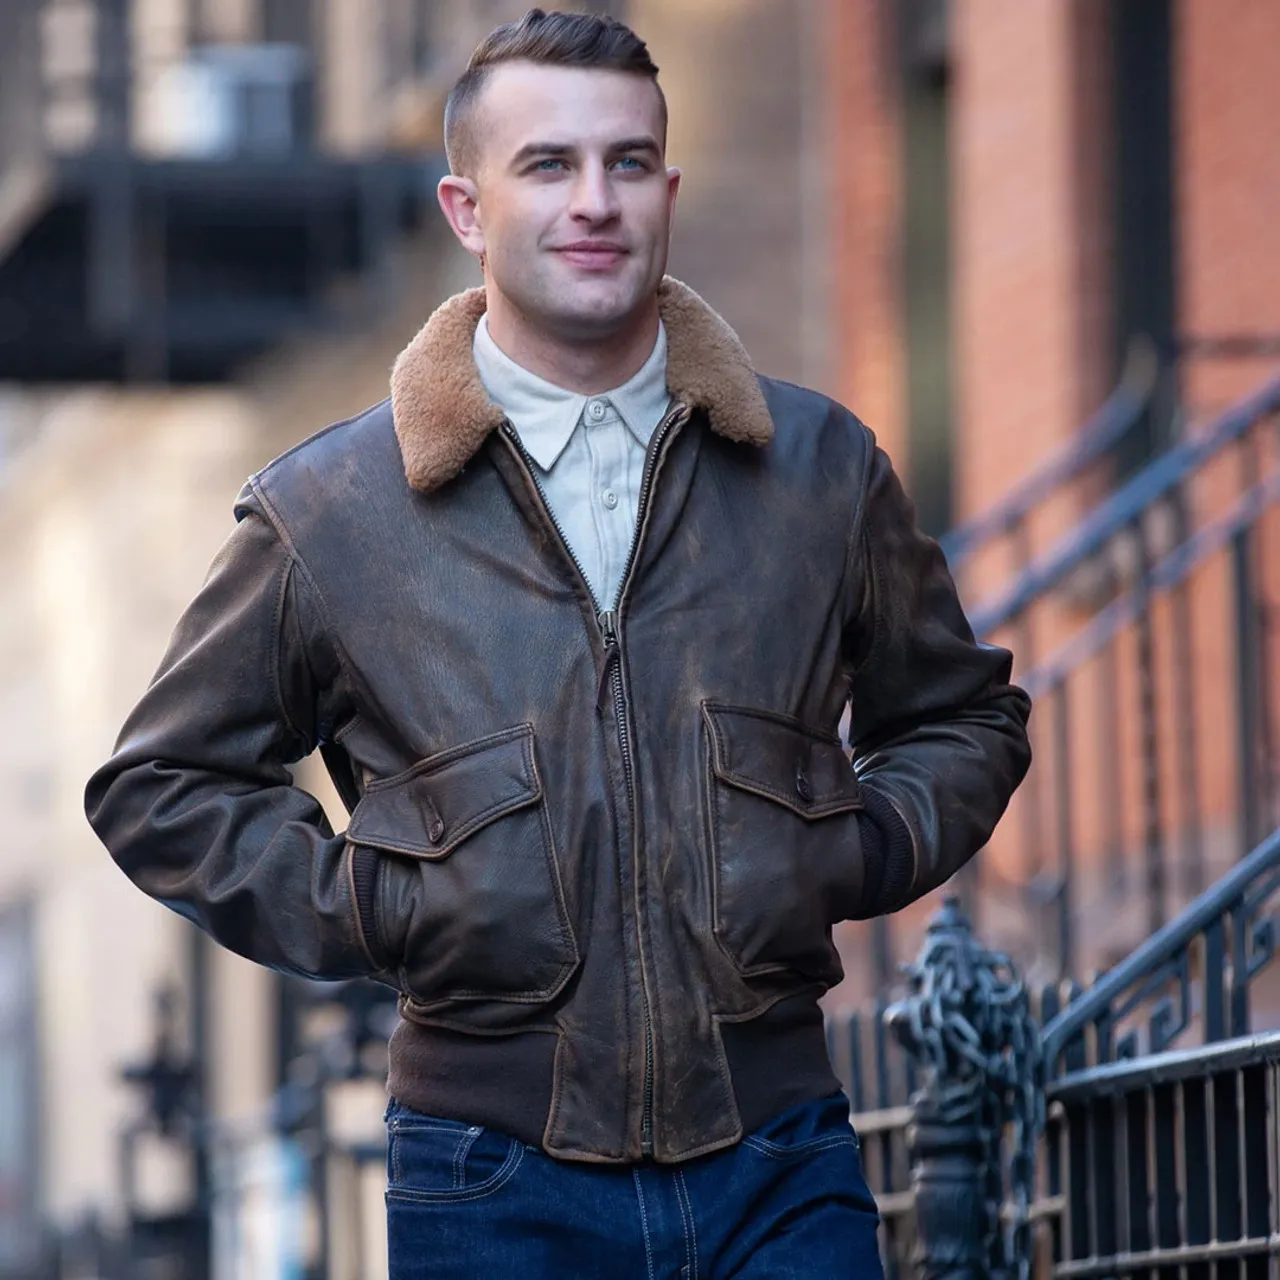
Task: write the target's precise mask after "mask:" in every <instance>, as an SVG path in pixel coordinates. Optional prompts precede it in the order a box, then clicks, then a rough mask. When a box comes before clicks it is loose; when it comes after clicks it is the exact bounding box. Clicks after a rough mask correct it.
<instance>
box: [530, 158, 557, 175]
mask: <svg viewBox="0 0 1280 1280" xmlns="http://www.w3.org/2000/svg"><path fill="white" fill-rule="evenodd" d="M563 164H564V161H563V160H552V159H547V160H539V161H538V163H537V165H536V166H535V167H536V168H538V169H541V170H542V171H543V172H544V173H550V172H551V171H552V170H553V169H557V168H559V167H560V166H561V165H563Z"/></svg>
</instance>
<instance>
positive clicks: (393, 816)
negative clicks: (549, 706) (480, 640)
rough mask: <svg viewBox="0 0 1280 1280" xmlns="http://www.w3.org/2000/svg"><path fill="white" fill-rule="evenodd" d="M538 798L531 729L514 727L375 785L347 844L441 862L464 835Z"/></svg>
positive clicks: (358, 809)
mask: <svg viewBox="0 0 1280 1280" xmlns="http://www.w3.org/2000/svg"><path fill="white" fill-rule="evenodd" d="M541 796H542V780H541V779H540V778H539V776H538V770H537V766H536V765H535V764H534V758H533V726H532V725H520V726H519V727H518V728H515V729H507V730H504V731H503V732H502V733H495V734H492V735H491V736H489V737H487V738H480V739H478V740H477V741H475V742H469V743H467V744H466V745H465V746H461V747H454V748H452V749H450V750H449V751H442V752H441V753H440V754H439V755H434V756H429V757H428V758H427V759H426V760H422V761H420V762H419V763H418V764H416V765H414V766H413V768H412V769H408V770H406V771H405V772H404V773H398V774H396V775H395V777H392V778H383V779H380V780H379V781H377V782H375V783H373V784H372V785H371V786H370V787H369V789H368V790H367V791H366V792H365V794H364V797H363V798H362V799H361V801H360V803H359V804H358V805H356V808H355V812H354V813H353V814H352V815H351V822H350V824H349V825H348V827H347V839H348V840H350V841H351V842H352V843H353V844H362V845H371V846H373V847H374V848H378V849H387V850H390V851H391V852H393V853H405V854H409V855H411V856H413V857H416V858H445V857H448V855H449V854H450V853H452V852H453V850H454V849H456V848H457V846H458V845H459V844H460V843H461V842H462V841H463V840H465V839H466V838H467V837H468V836H470V835H474V834H475V833H476V832H477V831H479V830H480V829H481V828H482V827H485V826H487V825H488V824H489V823H490V822H493V821H495V820H496V819H498V818H501V817H503V816H504V815H505V814H508V813H511V812H512V811H514V810H516V809H521V808H523V807H524V806H525V805H529V804H534V803H535V802H536V801H537V800H538V799H540V797H541Z"/></svg>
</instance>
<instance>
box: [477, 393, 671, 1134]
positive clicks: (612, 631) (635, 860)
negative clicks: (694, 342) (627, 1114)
mask: <svg viewBox="0 0 1280 1280" xmlns="http://www.w3.org/2000/svg"><path fill="white" fill-rule="evenodd" d="M687 412H688V410H687V406H685V405H676V407H675V408H674V409H672V410H671V411H670V412H669V413H668V414H667V416H666V417H665V418H664V419H663V420H662V421H661V422H660V423H659V424H658V426H657V429H656V430H655V431H654V434H653V438H652V440H651V441H650V442H649V451H648V457H647V458H646V459H645V466H644V473H643V474H642V475H641V477H640V493H639V497H638V499H637V501H636V529H635V533H634V534H633V535H632V538H631V547H630V550H629V551H628V552H627V560H626V564H625V565H624V566H623V570H622V578H621V580H620V581H619V583H618V589H617V591H616V593H615V594H614V598H613V608H611V609H605V610H602V611H601V612H600V613H599V614H597V616H596V623H597V626H598V627H599V628H600V638H601V641H602V643H603V645H604V650H605V659H604V660H605V664H606V667H607V666H608V664H609V663H610V662H611V661H613V660H614V659H616V660H617V662H616V669H615V671H614V677H613V681H612V683H613V709H614V719H615V721H616V723H617V726H618V747H619V750H620V751H621V754H622V776H623V782H624V783H625V786H626V790H627V805H628V807H629V809H630V811H631V830H632V837H631V839H632V879H633V880H634V881H635V882H636V889H635V892H636V904H635V906H636V946H637V949H638V951H639V954H640V1006H641V1017H642V1019H643V1022H644V1101H643V1104H642V1114H641V1120H640V1145H641V1150H642V1151H643V1153H644V1154H645V1155H652V1154H653V1016H652V1013H651V1010H650V1002H649V979H648V977H647V975H646V964H645V947H644V933H643V930H642V929H641V928H640V901H639V881H638V876H637V875H636V871H637V870H638V866H639V861H640V860H639V857H638V856H637V853H636V848H635V843H636V834H635V831H636V816H635V815H636V785H635V773H634V764H633V761H632V758H631V732H630V729H629V728H628V724H627V700H626V692H625V690H624V689H623V685H622V640H621V637H620V635H619V633H618V611H619V609H620V608H621V606H622V601H623V598H624V597H625V595H626V591H627V587H628V586H629V585H630V582H631V573H632V570H633V569H634V568H635V561H636V555H637V553H638V552H639V549H640V536H641V533H642V532H643V529H644V517H645V513H646V510H647V508H648V502H649V494H650V491H651V490H652V489H653V481H654V477H655V475H656V474H657V470H658V458H659V456H660V454H661V452H662V447H663V445H664V444H665V443H666V437H667V436H668V434H669V433H670V431H671V429H672V427H673V426H674V425H675V424H676V422H677V421H678V420H680V418H681V417H682V415H684V414H686V413H687ZM502 432H503V434H504V435H505V436H506V437H507V439H508V440H509V441H510V442H511V444H512V445H513V446H514V447H515V449H516V452H517V454H518V455H519V456H520V458H521V460H522V462H523V463H524V469H525V472H526V474H527V475H528V477H529V480H530V481H531V482H532V484H533V487H534V490H535V491H536V492H537V494H538V497H539V498H540V499H541V500H542V505H543V507H544V508H545V510H546V513H547V518H548V519H549V520H550V521H551V527H552V528H553V529H554V530H555V531H556V534H557V535H558V537H559V538H560V542H561V545H562V546H563V547H564V551H565V554H566V555H567V556H568V557H569V560H570V562H571V563H572V564H573V566H574V568H575V569H577V571H578V576H579V577H580V578H581V579H582V581H583V584H584V585H585V586H586V588H587V593H588V594H589V595H590V594H593V593H592V592H591V584H590V582H589V581H588V579H587V574H586V571H585V570H584V569H583V567H582V562H581V561H580V560H579V559H578V557H577V555H575V554H574V550H573V548H572V547H571V546H570V545H569V539H568V538H567V537H566V536H565V532H564V529H563V527H562V526H561V524H560V521H559V520H557V519H556V515H555V512H554V511H553V510H552V508H551V503H550V502H549V501H548V499H547V492H546V490H545V489H544V488H543V487H542V484H541V483H540V482H539V480H538V477H537V475H536V474H535V473H534V470H533V466H532V465H531V464H532V458H531V457H530V455H529V452H528V450H527V449H526V448H525V447H524V444H523V443H522V442H521V440H520V436H519V434H518V432H517V431H516V429H515V428H514V427H513V426H512V425H511V422H510V420H508V421H506V422H504V423H503V424H502Z"/></svg>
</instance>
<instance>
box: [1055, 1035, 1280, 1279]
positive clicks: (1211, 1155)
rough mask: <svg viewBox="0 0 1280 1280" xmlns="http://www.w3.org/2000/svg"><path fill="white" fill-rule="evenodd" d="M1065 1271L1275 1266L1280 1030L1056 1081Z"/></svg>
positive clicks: (1257, 1269)
mask: <svg viewBox="0 0 1280 1280" xmlns="http://www.w3.org/2000/svg"><path fill="white" fill-rule="evenodd" d="M1047 1097H1048V1102H1049V1105H1050V1108H1051V1109H1052V1111H1053V1113H1054V1116H1055V1118H1054V1120H1053V1126H1054V1131H1055V1132H1054V1138H1055V1141H1054V1146H1055V1147H1056V1160H1052V1157H1051V1160H1052V1166H1051V1170H1052V1173H1053V1174H1054V1175H1055V1176H1056V1178H1057V1179H1058V1181H1059V1184H1060V1185H1061V1186H1062V1187H1063V1188H1065V1194H1064V1195H1063V1196H1062V1206H1063V1208H1062V1213H1061V1216H1060V1218H1058V1219H1057V1220H1056V1221H1055V1222H1054V1231H1053V1236H1054V1247H1053V1250H1052V1254H1053V1270H1052V1273H1053V1275H1054V1276H1058V1277H1076V1276H1078V1277H1085V1276H1090V1277H1092V1276H1130V1275H1156V1276H1161V1275H1168V1276H1179V1277H1181V1276H1188V1277H1201V1276H1203V1277H1206V1280H1207V1277H1209V1276H1239V1277H1242V1278H1243V1277H1254V1276H1257V1277H1259V1278H1262V1277H1274V1276H1275V1275H1276V1273H1277V1270H1278V1269H1280V1177H1278V1176H1277V1170H1278V1169H1280V1031H1273V1032H1269V1033H1267V1034H1264V1035H1258V1036H1251V1037H1245V1038H1242V1039H1236V1040H1227V1041H1223V1042H1221V1043H1218V1044H1213V1045H1210V1046H1208V1047H1203V1048H1197V1049H1190V1050H1179V1051H1173V1052H1168V1053H1162V1054H1156V1055H1153V1056H1150V1057H1144V1058H1140V1059H1135V1060H1131V1061H1120V1062H1112V1063H1108V1064H1106V1065H1105V1066H1100V1067H1093V1068H1090V1069H1088V1070H1085V1071H1080V1072H1076V1073H1074V1074H1072V1075H1070V1076H1068V1077H1066V1078H1064V1079H1062V1080H1060V1081H1057V1082H1055V1083H1054V1084H1052V1085H1051V1086H1050V1087H1049V1089H1048V1090H1047Z"/></svg>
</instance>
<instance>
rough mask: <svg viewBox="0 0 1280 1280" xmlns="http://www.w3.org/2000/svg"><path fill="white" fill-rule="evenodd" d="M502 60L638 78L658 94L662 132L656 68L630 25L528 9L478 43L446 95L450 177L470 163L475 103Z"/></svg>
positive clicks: (591, 16) (664, 112) (663, 100)
mask: <svg viewBox="0 0 1280 1280" xmlns="http://www.w3.org/2000/svg"><path fill="white" fill-rule="evenodd" d="M504 62H533V63H538V64H539V65H541V66H548V67H584V68H588V69H591V70H599V71H625V72H627V73H629V74H631V75H637V76H644V77H645V78H646V79H648V80H650V81H652V83H653V87H654V88H655V89H656V90H657V91H658V98H659V101H660V102H661V103H662V122H663V131H664V133H665V131H666V120H667V101H666V98H665V97H664V96H663V93H662V89H661V87H660V86H659V84H658V68H657V66H655V65H654V61H653V59H652V58H651V57H650V56H649V49H648V47H647V46H646V44H645V42H644V41H643V40H641V39H640V37H639V36H638V35H636V33H635V32H634V31H632V30H631V28H630V27H628V26H627V25H626V24H625V23H622V22H619V21H618V20H617V19H616V18H610V17H606V16H605V15H603V14H597V13H559V12H554V11H553V12H550V13H548V12H546V11H545V10H543V9H530V10H529V12H528V13H526V14H525V15H524V17H523V18H521V19H520V20H519V21H518V22H508V23H504V24H503V25H502V26H500V27H498V28H496V29H495V30H494V31H491V32H490V33H489V34H488V35H487V36H486V37H485V38H484V39H483V40H482V41H481V42H480V44H479V45H478V46H477V48H476V51H475V52H474V53H473V54H472V55H471V60H470V61H469V62H468V63H467V69H466V70H465V71H464V72H463V73H462V75H461V76H460V77H459V79H458V82H457V84H455V85H454V86H453V89H452V90H451V91H450V93H449V97H448V99H447V101H446V102H445V106H444V150H445V156H446V158H447V159H448V161H449V168H450V170H451V171H452V172H453V173H455V174H466V173H468V172H469V171H470V170H471V169H472V168H473V167H474V165H475V158H476V157H475V132H474V128H473V123H474V117H475V105H476V102H477V100H478V99H479V97H480V92H481V90H482V89H483V88H484V85H485V81H486V80H488V78H489V74H490V73H491V72H492V71H493V69H494V67H498V66H501V65H502V64H503V63H504ZM663 140H664V141H665V138H664V139H663Z"/></svg>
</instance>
